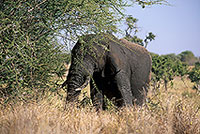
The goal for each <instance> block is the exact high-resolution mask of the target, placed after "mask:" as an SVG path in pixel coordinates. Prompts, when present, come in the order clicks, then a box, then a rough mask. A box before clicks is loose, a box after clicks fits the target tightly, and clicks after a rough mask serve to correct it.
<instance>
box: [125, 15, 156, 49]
mask: <svg viewBox="0 0 200 134" xmlns="http://www.w3.org/2000/svg"><path fill="white" fill-rule="evenodd" d="M137 22H138V19H136V18H134V17H132V16H128V17H126V25H127V28H126V29H125V39H127V40H128V41H131V42H134V43H136V44H139V45H141V46H144V47H145V48H146V47H147V45H148V44H149V42H151V41H153V40H155V37H156V36H155V35H154V34H153V33H152V32H149V33H148V35H147V36H146V37H145V39H144V40H143V39H141V38H139V37H138V36H137V33H138V27H137Z"/></svg>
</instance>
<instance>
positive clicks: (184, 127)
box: [0, 78, 200, 134]
mask: <svg viewBox="0 0 200 134" xmlns="http://www.w3.org/2000/svg"><path fill="white" fill-rule="evenodd" d="M148 98H149V99H148V102H147V104H146V106H144V107H142V108H139V107H133V108H122V109H120V110H108V111H99V112H96V111H95V109H93V108H92V107H86V108H76V106H74V105H73V104H69V105H67V108H66V110H64V109H63V100H60V99H59V97H58V96H54V97H52V98H47V99H44V100H43V101H40V102H37V103H35V102H31V103H26V104H24V103H22V104H18V105H16V106H12V107H11V106H10V107H6V108H5V107H4V108H3V107H1V109H0V134H79V133H81V134H126V133H131V134H200V110H199V109H200V95H198V94H197V93H196V92H195V91H194V90H192V83H190V82H189V80H185V83H183V82H182V81H181V79H180V78H176V79H175V80H174V86H173V88H171V87H170V88H169V90H168V91H167V92H166V91H165V90H164V87H162V86H161V88H160V91H150V93H149V96H148Z"/></svg>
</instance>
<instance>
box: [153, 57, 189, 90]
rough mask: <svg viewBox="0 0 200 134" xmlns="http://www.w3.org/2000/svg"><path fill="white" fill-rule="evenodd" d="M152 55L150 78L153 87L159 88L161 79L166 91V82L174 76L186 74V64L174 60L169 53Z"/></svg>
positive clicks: (170, 80)
mask: <svg viewBox="0 0 200 134" xmlns="http://www.w3.org/2000/svg"><path fill="white" fill-rule="evenodd" d="M151 56H152V73H153V74H152V80H153V86H154V89H156V88H159V87H160V84H161V81H163V82H164V86H165V90H166V91H167V89H168V87H167V85H168V83H169V82H171V84H173V83H172V80H173V79H174V77H175V76H181V77H182V76H184V75H185V74H187V71H188V70H187V68H188V67H187V65H186V64H184V63H182V62H181V61H180V60H179V59H176V60H174V59H173V58H171V57H170V56H169V55H162V56H159V55H156V54H151Z"/></svg>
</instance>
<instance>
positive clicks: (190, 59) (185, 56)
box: [178, 51, 198, 65]
mask: <svg viewBox="0 0 200 134" xmlns="http://www.w3.org/2000/svg"><path fill="white" fill-rule="evenodd" d="M178 56H179V58H180V60H181V61H182V62H184V63H186V64H188V65H194V64H195V62H197V61H198V58H196V57H195V56H194V54H193V53H192V52H191V51H183V52H181V53H180V54H179V55H178Z"/></svg>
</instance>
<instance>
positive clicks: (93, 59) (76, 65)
mask: <svg viewBox="0 0 200 134" xmlns="http://www.w3.org/2000/svg"><path fill="white" fill-rule="evenodd" d="M97 37H98V39H97ZM99 37H100V36H94V35H87V36H86V37H85V36H84V37H83V39H82V40H81V39H80V40H78V42H77V43H76V45H75V46H74V48H73V49H72V51H71V66H70V68H69V73H68V76H67V80H66V81H65V82H64V83H63V85H62V87H64V86H67V99H66V100H67V101H74V100H77V98H78V97H77V96H78V95H79V94H80V92H81V90H82V89H84V88H85V87H86V86H87V85H88V84H89V82H90V80H91V78H92V76H93V74H94V72H99V71H101V66H102V67H103V64H104V62H105V61H104V59H105V58H104V54H105V53H106V50H105V48H103V47H102V46H101V45H100V43H104V44H105V42H100V40H99ZM96 40H99V42H97V41H96ZM94 44H95V45H94Z"/></svg>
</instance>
